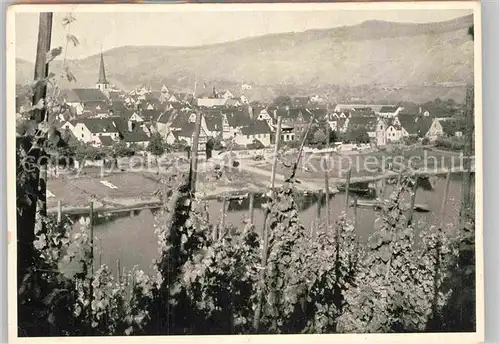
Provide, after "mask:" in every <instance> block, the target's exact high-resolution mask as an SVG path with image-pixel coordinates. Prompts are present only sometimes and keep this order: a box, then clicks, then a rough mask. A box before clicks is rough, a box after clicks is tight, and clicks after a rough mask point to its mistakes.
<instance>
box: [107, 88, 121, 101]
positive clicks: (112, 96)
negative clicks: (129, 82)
mask: <svg viewBox="0 0 500 344" xmlns="http://www.w3.org/2000/svg"><path fill="white" fill-rule="evenodd" d="M122 95H123V94H122V93H121V92H116V91H110V92H109V99H110V100H112V101H113V103H115V102H121V101H122Z"/></svg>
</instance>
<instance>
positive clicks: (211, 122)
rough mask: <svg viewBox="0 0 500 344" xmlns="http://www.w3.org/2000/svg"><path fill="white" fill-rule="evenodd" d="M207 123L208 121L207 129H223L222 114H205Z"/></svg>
mask: <svg viewBox="0 0 500 344" xmlns="http://www.w3.org/2000/svg"><path fill="white" fill-rule="evenodd" d="M205 123H207V129H208V130H210V131H219V130H222V116H221V115H205Z"/></svg>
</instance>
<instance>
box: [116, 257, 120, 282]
mask: <svg viewBox="0 0 500 344" xmlns="http://www.w3.org/2000/svg"><path fill="white" fill-rule="evenodd" d="M116 279H117V281H118V283H121V276H120V259H117V260H116Z"/></svg>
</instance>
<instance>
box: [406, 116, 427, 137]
mask: <svg viewBox="0 0 500 344" xmlns="http://www.w3.org/2000/svg"><path fill="white" fill-rule="evenodd" d="M399 122H400V123H401V126H402V127H403V128H405V130H406V131H407V132H408V134H410V135H417V136H418V137H424V136H425V134H427V132H428V131H429V129H430V127H431V124H432V118H429V117H424V116H418V115H414V116H411V115H405V116H399Z"/></svg>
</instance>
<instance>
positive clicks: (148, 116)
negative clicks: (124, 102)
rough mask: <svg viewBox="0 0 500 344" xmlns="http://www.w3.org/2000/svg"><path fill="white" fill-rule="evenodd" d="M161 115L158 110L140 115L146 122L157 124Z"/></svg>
mask: <svg viewBox="0 0 500 344" xmlns="http://www.w3.org/2000/svg"><path fill="white" fill-rule="evenodd" d="M161 114H162V112H161V111H158V110H144V111H142V112H141V113H140V116H141V117H142V119H143V120H145V121H148V122H149V121H150V122H156V121H158V118H159V117H160V116H161Z"/></svg>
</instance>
